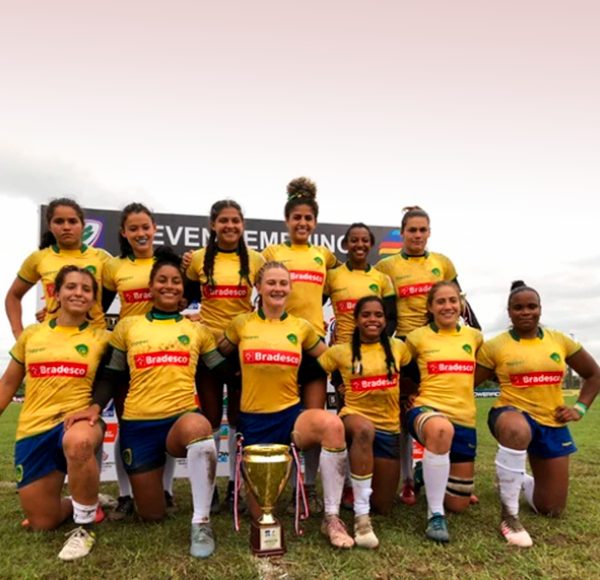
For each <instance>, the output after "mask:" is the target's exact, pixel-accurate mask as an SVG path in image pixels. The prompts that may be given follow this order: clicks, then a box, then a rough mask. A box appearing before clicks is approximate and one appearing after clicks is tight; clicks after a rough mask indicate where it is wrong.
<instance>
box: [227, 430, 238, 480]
mask: <svg viewBox="0 0 600 580" xmlns="http://www.w3.org/2000/svg"><path fill="white" fill-rule="evenodd" d="M236 431H237V429H236V428H235V427H234V426H233V425H229V435H228V436H227V448H228V451H229V481H234V480H235V454H236V453H237V439H236V437H235V435H236Z"/></svg>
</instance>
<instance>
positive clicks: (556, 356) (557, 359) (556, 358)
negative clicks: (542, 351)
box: [550, 352, 560, 363]
mask: <svg viewBox="0 0 600 580" xmlns="http://www.w3.org/2000/svg"><path fill="white" fill-rule="evenodd" d="M550 358H551V359H552V360H553V361H554V362H556V363H560V355H559V354H558V353H557V352H553V353H552V354H551V355H550Z"/></svg>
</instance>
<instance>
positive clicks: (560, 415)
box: [554, 405, 581, 423]
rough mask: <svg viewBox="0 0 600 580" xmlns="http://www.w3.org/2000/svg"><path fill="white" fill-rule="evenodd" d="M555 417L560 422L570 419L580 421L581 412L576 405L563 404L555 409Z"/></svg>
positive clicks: (566, 421)
mask: <svg viewBox="0 0 600 580" xmlns="http://www.w3.org/2000/svg"><path fill="white" fill-rule="evenodd" d="M554 418H555V419H556V420H557V421H559V422H560V423H568V422H569V421H579V419H581V414H580V413H579V412H578V411H577V409H575V408H574V407H567V406H566V405H561V406H560V407H557V408H556V411H554Z"/></svg>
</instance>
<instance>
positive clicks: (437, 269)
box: [431, 268, 442, 276]
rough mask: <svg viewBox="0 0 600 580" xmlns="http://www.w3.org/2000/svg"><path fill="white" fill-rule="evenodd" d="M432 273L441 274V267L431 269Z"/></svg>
mask: <svg viewBox="0 0 600 580" xmlns="http://www.w3.org/2000/svg"><path fill="white" fill-rule="evenodd" d="M431 273H432V274H433V275H434V276H441V275H442V271H441V270H440V269H439V268H434V269H433V270H431Z"/></svg>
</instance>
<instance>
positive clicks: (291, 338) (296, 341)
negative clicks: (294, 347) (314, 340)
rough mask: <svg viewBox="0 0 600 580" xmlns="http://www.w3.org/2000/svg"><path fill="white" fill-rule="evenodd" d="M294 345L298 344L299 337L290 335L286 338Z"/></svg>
mask: <svg viewBox="0 0 600 580" xmlns="http://www.w3.org/2000/svg"><path fill="white" fill-rule="evenodd" d="M286 338H287V339H288V340H289V341H290V342H291V343H292V344H298V337H297V336H296V335H295V334H288V335H287V337H286Z"/></svg>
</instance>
